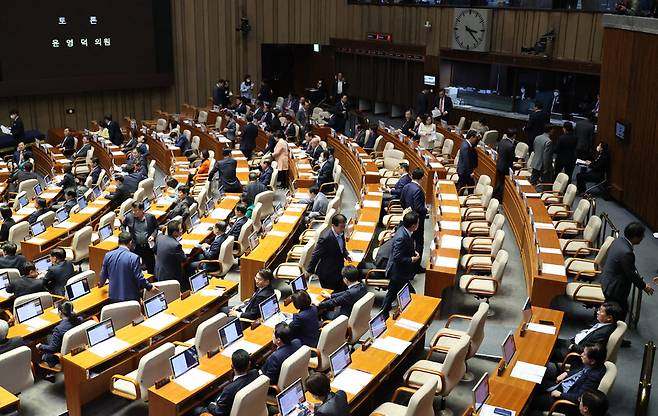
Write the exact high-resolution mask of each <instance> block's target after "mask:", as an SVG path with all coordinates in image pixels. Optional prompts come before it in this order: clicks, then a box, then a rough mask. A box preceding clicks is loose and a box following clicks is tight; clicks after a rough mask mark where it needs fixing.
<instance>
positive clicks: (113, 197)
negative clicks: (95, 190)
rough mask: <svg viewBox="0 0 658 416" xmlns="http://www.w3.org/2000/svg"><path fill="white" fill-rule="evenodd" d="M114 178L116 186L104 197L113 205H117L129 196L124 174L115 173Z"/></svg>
mask: <svg viewBox="0 0 658 416" xmlns="http://www.w3.org/2000/svg"><path fill="white" fill-rule="evenodd" d="M114 180H115V182H116V188H115V189H114V192H110V193H108V194H107V196H106V197H105V198H107V199H109V200H110V201H112V206H113V207H119V206H120V205H121V204H122V203H123V201H125V200H126V199H128V198H130V189H128V185H126V183H125V181H126V177H125V176H122V175H117V176H116V178H115V179H114Z"/></svg>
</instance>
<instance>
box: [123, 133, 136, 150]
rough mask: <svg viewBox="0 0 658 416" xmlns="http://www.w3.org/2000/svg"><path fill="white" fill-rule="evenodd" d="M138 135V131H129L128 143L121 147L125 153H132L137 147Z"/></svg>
mask: <svg viewBox="0 0 658 416" xmlns="http://www.w3.org/2000/svg"><path fill="white" fill-rule="evenodd" d="M138 134H139V133H138V132H137V131H136V130H133V129H128V141H127V142H126V143H124V145H123V146H122V147H121V150H122V151H123V152H124V153H127V152H131V151H132V150H133V149H134V148H135V147H136V146H137V135H138Z"/></svg>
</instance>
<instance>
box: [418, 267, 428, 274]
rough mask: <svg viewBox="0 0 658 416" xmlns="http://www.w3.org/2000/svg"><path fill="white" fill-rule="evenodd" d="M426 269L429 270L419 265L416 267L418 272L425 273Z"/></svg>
mask: <svg viewBox="0 0 658 416" xmlns="http://www.w3.org/2000/svg"><path fill="white" fill-rule="evenodd" d="M426 271H427V270H425V268H424V267H418V268H417V269H416V274H423V273H425V272H426Z"/></svg>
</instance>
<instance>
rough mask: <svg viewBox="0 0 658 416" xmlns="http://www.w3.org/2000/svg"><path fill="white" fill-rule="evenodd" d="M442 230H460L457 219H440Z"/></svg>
mask: <svg viewBox="0 0 658 416" xmlns="http://www.w3.org/2000/svg"><path fill="white" fill-rule="evenodd" d="M440 224H441V229H442V230H451V231H460V230H461V228H460V224H459V221H441V222H440Z"/></svg>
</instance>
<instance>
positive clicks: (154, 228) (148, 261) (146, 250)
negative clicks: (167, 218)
mask: <svg viewBox="0 0 658 416" xmlns="http://www.w3.org/2000/svg"><path fill="white" fill-rule="evenodd" d="M121 227H122V229H123V230H124V231H128V232H129V233H130V236H131V237H132V241H133V248H132V250H130V251H132V252H133V253H135V254H137V255H138V256H139V257H140V258H141V259H142V264H143V265H144V266H145V267H146V270H147V271H148V272H149V273H153V271H154V270H155V254H154V253H153V249H152V248H151V243H152V242H153V241H155V237H156V235H157V232H158V220H157V219H156V218H155V215H153V214H151V213H148V212H145V211H144V202H143V201H139V202H137V201H135V202H133V204H132V210H131V211H130V212H129V213H127V214H126V216H125V217H124V219H123V223H122V224H121Z"/></svg>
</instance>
